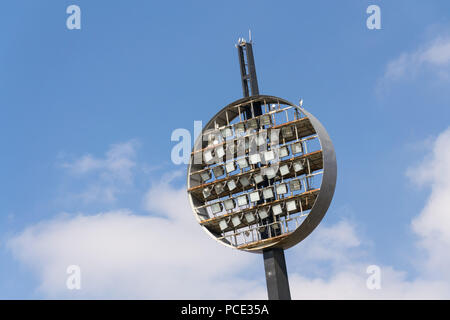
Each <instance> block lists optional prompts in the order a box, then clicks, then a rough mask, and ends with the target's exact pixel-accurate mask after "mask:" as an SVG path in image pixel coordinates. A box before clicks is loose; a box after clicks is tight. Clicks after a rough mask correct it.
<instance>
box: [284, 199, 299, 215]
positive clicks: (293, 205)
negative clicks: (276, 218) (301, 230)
mask: <svg viewBox="0 0 450 320" xmlns="http://www.w3.org/2000/svg"><path fill="white" fill-rule="evenodd" d="M286 209H287V211H289V212H292V211H295V210H297V203H296V202H295V200H290V201H288V202H286Z"/></svg>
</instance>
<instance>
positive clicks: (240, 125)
mask: <svg viewBox="0 0 450 320" xmlns="http://www.w3.org/2000/svg"><path fill="white" fill-rule="evenodd" d="M234 132H235V133H236V135H238V134H242V133H244V132H245V125H244V123H243V122H238V123H236V124H235V125H234Z"/></svg>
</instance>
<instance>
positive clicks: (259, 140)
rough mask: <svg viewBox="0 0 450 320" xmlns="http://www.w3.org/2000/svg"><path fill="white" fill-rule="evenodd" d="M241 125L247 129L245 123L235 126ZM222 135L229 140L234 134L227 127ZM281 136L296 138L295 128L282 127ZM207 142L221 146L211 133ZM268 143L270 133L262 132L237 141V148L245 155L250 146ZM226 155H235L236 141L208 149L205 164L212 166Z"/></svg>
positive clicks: (205, 154)
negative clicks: (211, 164)
mask: <svg viewBox="0 0 450 320" xmlns="http://www.w3.org/2000/svg"><path fill="white" fill-rule="evenodd" d="M267 116H268V115H267ZM269 118H270V116H269ZM251 121H256V119H255V118H253V119H251V120H249V122H251ZM239 124H241V125H242V126H243V127H245V126H244V122H239V123H237V124H235V125H234V126H235V127H236V125H239ZM244 131H245V130H244ZM221 134H222V136H223V137H224V138H227V137H230V136H232V135H233V132H232V130H231V129H230V127H226V128H225V129H221ZM281 136H282V138H284V139H291V138H293V137H294V129H293V126H287V127H282V128H281ZM249 139H251V141H249ZM207 140H208V144H209V146H213V145H216V144H219V140H218V139H217V137H216V135H215V134H214V133H209V134H208V139H207ZM268 141H270V134H268V131H265V132H260V133H258V134H257V135H255V136H250V137H243V138H239V139H238V140H237V146H236V147H237V150H238V151H240V152H241V153H242V154H243V153H245V152H246V151H247V150H248V149H249V148H250V146H253V145H256V146H258V147H260V146H263V145H264V144H266V143H268ZM299 148H301V145H300V146H299ZM240 152H238V154H241V153H240ZM299 152H301V151H299ZM226 153H229V154H232V155H233V154H234V153H235V143H234V141H233V142H231V141H229V142H227V143H226V148H225V147H224V144H223V143H222V144H219V146H218V147H216V148H208V149H207V150H206V151H204V154H203V159H204V161H205V163H207V164H210V163H212V162H214V160H216V161H217V160H220V159H221V158H223V157H224V156H225V154H226Z"/></svg>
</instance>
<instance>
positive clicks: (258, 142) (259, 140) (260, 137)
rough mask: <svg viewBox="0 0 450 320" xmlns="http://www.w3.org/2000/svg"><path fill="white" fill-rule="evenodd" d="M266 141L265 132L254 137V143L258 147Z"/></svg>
mask: <svg viewBox="0 0 450 320" xmlns="http://www.w3.org/2000/svg"><path fill="white" fill-rule="evenodd" d="M266 143H267V135H266V134H265V133H260V134H258V137H257V138H256V145H257V146H258V147H260V146H263V145H265V144H266Z"/></svg>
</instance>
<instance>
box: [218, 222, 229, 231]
mask: <svg viewBox="0 0 450 320" xmlns="http://www.w3.org/2000/svg"><path fill="white" fill-rule="evenodd" d="M219 227H220V230H222V231H223V230H225V229H226V228H228V223H227V222H226V221H225V220H220V222H219Z"/></svg>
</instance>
